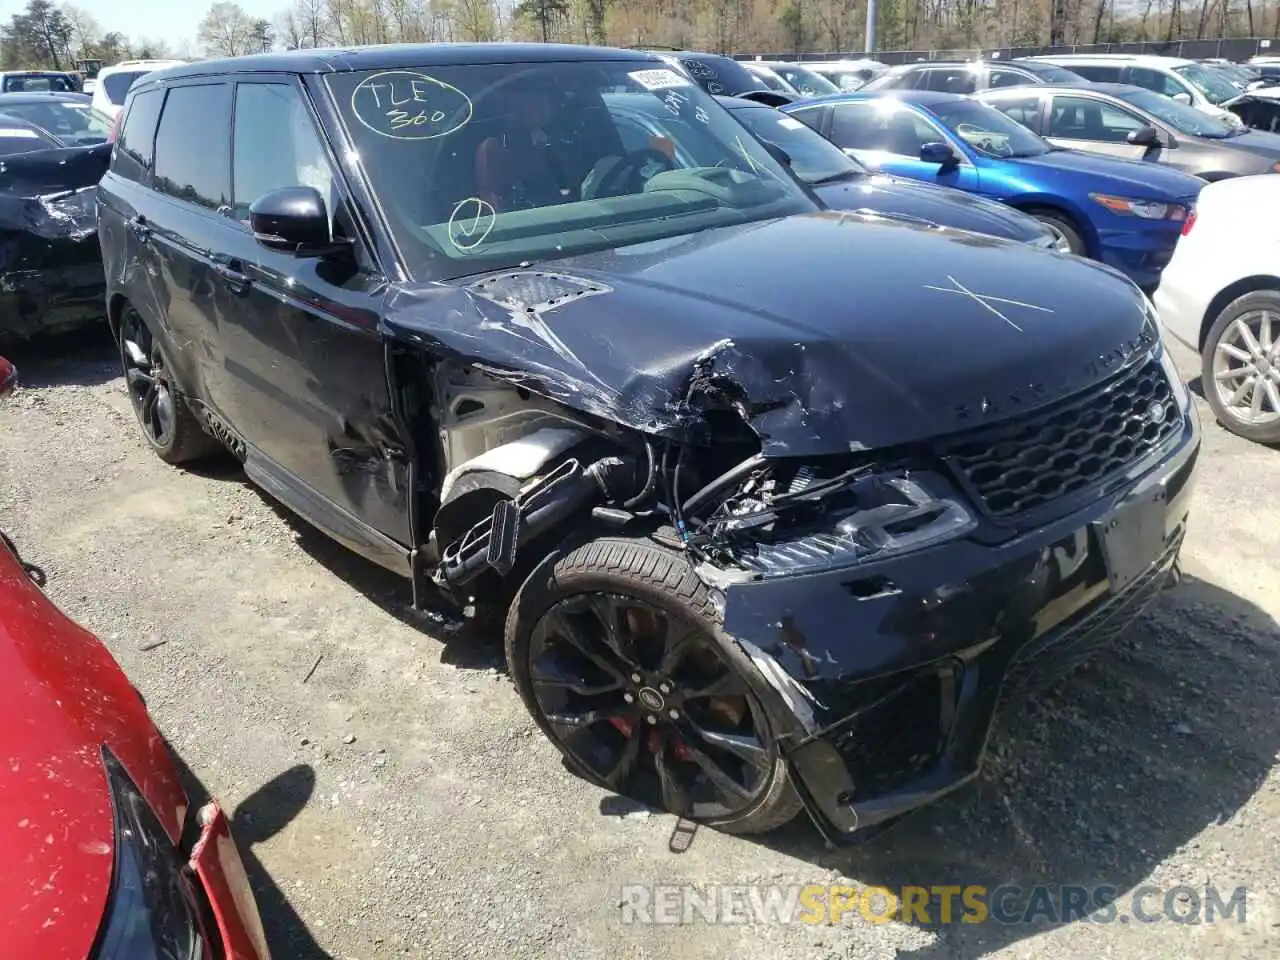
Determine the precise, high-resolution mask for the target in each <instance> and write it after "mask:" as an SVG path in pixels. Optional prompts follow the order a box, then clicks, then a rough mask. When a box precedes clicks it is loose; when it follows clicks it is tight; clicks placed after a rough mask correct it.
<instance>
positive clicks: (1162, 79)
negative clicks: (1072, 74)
mask: <svg viewBox="0 0 1280 960" xmlns="http://www.w3.org/2000/svg"><path fill="white" fill-rule="evenodd" d="M1089 79H1090V80H1092V79H1093V78H1092V77H1090V78H1089ZM1127 80H1128V82H1129V83H1132V84H1133V85H1134V86H1135V87H1143V88H1145V89H1147V90H1154V91H1155V92H1156V93H1159V94H1163V95H1164V96H1166V97H1172V96H1173V95H1174V94H1175V93H1185V92H1186V87H1184V86H1183V85H1182V84H1180V83H1179V82H1178V81H1177V80H1175V79H1174V78H1173V77H1171V76H1169V75H1168V74H1167V73H1165V72H1164V71H1162V70H1152V69H1151V68H1150V67H1130V68H1129V76H1128V77H1127Z"/></svg>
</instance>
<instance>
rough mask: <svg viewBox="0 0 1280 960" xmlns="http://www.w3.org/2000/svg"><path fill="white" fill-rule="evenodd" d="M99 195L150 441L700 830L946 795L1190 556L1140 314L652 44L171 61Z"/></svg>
mask: <svg viewBox="0 0 1280 960" xmlns="http://www.w3.org/2000/svg"><path fill="white" fill-rule="evenodd" d="M632 103H634V104H635V105H638V106H635V107H634V109H633V107H632V106H631V105H630V104H632ZM659 105H660V108H661V109H662V110H663V111H665V112H667V113H668V114H669V115H670V116H671V118H672V121H671V122H670V123H668V124H666V125H665V126H664V128H663V131H664V132H663V133H662V134H661V135H643V136H641V138H640V140H639V141H638V143H636V142H632V143H628V142H627V138H628V136H629V134H628V133H627V130H626V129H624V127H625V122H624V119H625V117H624V115H625V116H631V115H634V114H635V113H637V112H641V113H643V112H644V111H645V110H651V109H653V108H654V107H656V106H659ZM99 199H100V207H101V218H100V223H101V236H102V246H103V256H104V260H105V263H106V275H107V279H108V284H109V291H108V304H109V311H110V320H111V325H112V329H113V330H114V332H115V334H116V337H117V338H118V341H119V345H120V357H121V362H122V364H123V369H124V374H125V377H126V381H127V385H128V390H129V395H130V397H131V399H132V402H133V405H134V409H135V411H136V413H137V419H138V423H139V425H140V426H141V429H142V433H143V436H144V437H145V439H146V441H147V443H148V444H150V446H151V447H152V448H153V449H154V450H155V452H156V453H157V454H158V455H159V456H160V457H161V458H162V459H164V460H166V461H168V462H170V463H180V462H184V461H188V460H192V459H195V458H198V457H200V456H205V455H209V454H212V453H215V452H217V451H219V450H223V449H225V450H229V451H230V452H231V453H233V454H234V455H235V456H236V457H238V458H239V459H240V460H241V461H242V462H243V463H244V469H245V472H246V473H247V475H248V476H249V477H250V478H251V479H252V480H253V481H254V482H255V483H257V484H259V485H260V486H262V487H263V488H264V489H265V490H267V491H268V492H269V493H270V494H271V495H272V496H273V497H275V498H276V499H278V500H280V501H281V502H282V503H284V504H285V505H287V506H288V507H290V508H291V509H293V510H295V511H297V512H298V513H299V514H301V515H302V516H303V517H305V518H306V519H308V520H309V521H310V522H312V523H314V524H315V525H316V526H318V527H319V528H321V529H322V530H325V531H326V532H328V533H329V534H330V535H331V536H333V537H334V538H336V539H337V540H339V541H340V542H342V543H344V544H346V545H347V546H348V547H350V548H351V549H352V550H355V551H356V552H358V553H360V554H363V555H364V556H365V557H367V558H369V559H370V560H373V561H374V562H376V563H379V564H381V565H383V566H385V567H387V568H388V569H390V570H393V571H395V572H396V573H398V574H400V575H402V576H404V577H405V578H407V580H408V581H409V583H410V584H411V586H412V596H413V602H414V605H415V606H416V607H418V608H419V609H428V608H429V609H431V610H433V611H434V612H436V613H437V614H439V615H443V616H452V617H457V618H461V617H464V616H471V615H472V613H473V610H474V613H475V615H476V616H477V617H480V618H482V617H483V616H484V615H485V613H486V612H487V613H488V614H490V615H493V614H496V615H498V617H500V618H505V626H504V628H503V629H504V637H505V644H506V654H507V659H508V663H509V666H510V672H511V676H512V679H513V680H514V682H515V685H516V687H517V689H518V690H519V693H520V695H521V697H522V698H523V700H524V702H525V704H526V705H527V707H528V708H529V710H530V712H531V713H532V715H533V717H534V719H535V721H536V722H537V724H538V725H539V727H540V728H541V729H542V731H543V732H544V733H545V734H546V735H547V736H548V737H549V738H550V739H551V741H552V742H553V743H554V744H555V745H556V746H557V748H558V749H560V750H561V751H562V752H563V754H564V755H565V757H566V758H567V759H568V762H569V763H570V764H571V766H572V767H573V768H574V769H575V770H577V771H578V772H579V773H580V774H582V775H583V776H585V777H587V778H589V779H590V780H592V781H593V782H595V783H597V784H599V785H601V786H603V787H605V788H607V789H610V790H613V791H617V792H620V793H625V794H629V795H631V796H633V797H636V798H637V799H639V800H641V801H642V802H645V803H648V804H651V805H655V806H660V807H665V808H666V809H668V810H671V811H672V812H674V813H678V814H681V815H684V816H688V817H692V818H695V819H697V820H698V821H700V822H703V823H707V824H711V825H714V826H716V827H719V828H721V829H724V830H730V831H738V832H754V831H762V830H767V829H770V828H771V827H774V826H777V825H779V824H781V823H783V822H785V821H786V820H788V819H789V818H790V817H791V816H793V815H794V814H795V813H796V812H798V811H799V810H800V809H802V808H803V809H807V811H808V812H809V814H810V815H811V816H812V817H813V818H814V820H815V822H816V823H817V824H818V825H819V826H820V827H821V829H823V830H824V831H826V832H827V834H828V835H831V836H839V835H842V834H845V833H848V832H851V831H853V830H855V829H857V828H859V827H861V826H865V825H868V824H873V823H878V822H882V821H885V820H887V819H890V818H892V817H894V816H896V815H898V814H900V813H902V812H903V811H905V810H908V809H910V808H911V807H913V806H916V805H918V804H920V803H922V802H925V801H927V800H928V799H930V798H932V797H934V796H937V795H939V794H941V793H944V792H946V791H948V790H951V789H954V788H955V787H957V786H958V785H960V784H962V783H965V782H966V781H968V780H970V779H971V778H972V777H974V776H975V775H976V773H977V771H978V769H979V765H980V763H981V760H982V756H983V752H984V750H985V744H986V740H987V733H988V731H989V729H990V726H991V723H992V719H993V716H994V712H995V709H996V706H997V703H998V701H999V699H1000V696H1001V694H1002V693H1003V692H1004V691H1005V690H1006V689H1009V688H1012V687H1013V686H1014V685H1015V683H1016V681H1017V679H1018V678H1022V677H1030V676H1041V675H1042V669H1041V668H1042V666H1044V665H1047V664H1049V663H1050V661H1052V662H1053V663H1059V662H1066V661H1070V660H1071V659H1073V658H1074V657H1078V656H1080V655H1081V654H1082V653H1084V652H1087V651H1088V650H1090V649H1092V648H1093V647H1094V646H1096V645H1097V644H1099V643H1104V642H1106V641H1108V640H1110V639H1112V638H1114V637H1115V636H1116V634H1117V633H1118V632H1119V631H1120V630H1122V629H1123V628H1124V627H1125V625H1127V624H1128V623H1129V622H1130V621H1131V620H1132V619H1133V617H1135V616H1137V614H1138V613H1139V612H1141V611H1142V610H1143V609H1144V608H1145V607H1146V605H1147V604H1148V603H1149V602H1150V601H1151V600H1152V598H1153V597H1154V595H1155V594H1156V592H1157V591H1158V590H1159V588H1160V586H1161V585H1162V584H1163V583H1164V582H1165V579H1166V577H1167V575H1168V573H1169V571H1170V570H1171V568H1172V567H1173V565H1174V563H1175V560H1176V557H1177V554H1178V550H1179V547H1180V544H1181V541H1182V536H1183V530H1184V525H1185V522H1186V518H1187V502H1188V496H1189V493H1190V489H1191V479H1192V475H1193V472H1194V465H1195V459H1196V453H1197V450H1198V445H1199V436H1198V430H1197V425H1196V419H1195V414H1194V412H1193V408H1192V407H1191V406H1190V403H1189V401H1188V395H1187V392H1186V390H1185V388H1184V387H1183V384H1182V382H1181V380H1180V378H1179V377H1178V376H1177V374H1176V372H1175V371H1174V370H1173V369H1172V367H1171V365H1170V361H1169V359H1168V357H1167V356H1166V355H1165V353H1164V350H1163V346H1162V344H1161V341H1160V337H1159V333H1158V330H1157V324H1156V318H1155V315H1154V311H1153V310H1152V308H1151V306H1150V303H1149V302H1148V301H1147V300H1146V298H1145V297H1144V296H1143V295H1142V293H1141V292H1140V291H1139V290H1138V289H1137V288H1136V287H1134V286H1133V284H1131V283H1130V282H1129V281H1127V280H1125V279H1124V278H1123V277H1121V276H1120V275H1119V274H1117V273H1115V272H1114V271H1112V270H1110V269H1108V268H1106V267H1102V266H1099V265H1097V264H1094V263H1091V262H1089V261H1085V260H1081V259H1078V258H1075V257H1071V256H1064V255H1061V254H1058V253H1054V252H1051V251H1046V250H1038V249H1034V248H1032V247H1030V246H1028V245H1027V244H1022V243H1013V242H1008V241H1003V240H999V239H996V238H994V237H988V236H983V235H980V234H974V233H966V232H960V231H953V230H946V229H939V228H937V227H935V226H933V225H930V224H919V223H912V222H904V221H899V220H888V219H884V218H877V217H873V216H865V215H861V214H858V213H852V212H841V213H837V212H833V211H829V210H825V209H823V208H822V207H821V206H820V205H819V203H818V202H817V201H816V200H815V198H814V195H813V194H812V193H811V192H810V190H809V189H808V187H807V186H805V185H804V184H802V183H801V182H800V181H798V180H797V179H796V178H795V177H794V175H793V174H792V173H791V171H790V170H789V169H788V168H787V166H786V165H785V164H784V163H782V162H781V161H780V160H779V158H777V157H775V156H774V155H773V154H772V153H771V152H770V150H769V149H767V148H766V147H765V146H764V145H763V144H762V143H761V142H760V141H758V140H756V139H755V138H754V137H753V136H752V135H751V134H750V133H749V132H748V131H747V130H746V129H745V128H743V127H742V126H741V125H740V124H739V123H738V122H737V121H735V120H734V119H733V118H732V117H731V116H730V115H729V113H727V112H726V111H725V110H724V109H723V108H722V107H721V106H720V105H719V104H718V103H717V102H716V101H715V99H714V98H713V97H712V96H710V95H709V94H707V93H706V92H705V91H704V90H703V89H701V88H700V87H699V86H697V85H696V84H694V83H693V82H692V81H691V80H690V78H689V77H688V76H686V75H684V74H682V73H679V72H677V71H676V70H675V69H673V68H672V67H671V66H670V65H669V64H668V63H666V62H665V61H664V60H662V59H661V58H659V57H657V56H654V55H650V54H644V53H639V52H635V51H623V50H606V49H596V48H591V47H578V46H556V45H550V44H534V45H506V44H479V45H449V44H440V45H436V44H431V45H420V46H403V47H368V48H360V49H356V50H348V51H327V52H326V51H297V52H293V53H288V54H272V55H262V56H255V57H245V58H241V59H233V60H225V61H211V62H205V63H195V64H190V65H187V66H183V67H175V68H172V69H168V70H165V71H162V72H160V73H155V74H150V75H148V76H146V77H144V78H142V79H140V80H139V81H138V82H137V84H136V85H135V86H134V88H133V89H132V90H131V91H130V94H129V98H128V102H127V103H126V106H125V118H124V121H123V128H122V131H121V135H120V138H119V140H118V142H117V143H116V145H115V149H114V156H113V159H112V165H111V170H110V172H109V173H108V174H107V175H106V177H105V178H104V179H103V181H102V184H101V187H100V198H99Z"/></svg>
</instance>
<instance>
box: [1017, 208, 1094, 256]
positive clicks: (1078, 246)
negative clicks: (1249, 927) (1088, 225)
mask: <svg viewBox="0 0 1280 960" xmlns="http://www.w3.org/2000/svg"><path fill="white" fill-rule="evenodd" d="M1030 213H1031V215H1032V216H1033V217H1035V218H1036V219H1037V220H1039V221H1040V222H1041V223H1043V224H1044V225H1045V226H1046V227H1048V228H1049V229H1050V230H1052V231H1053V236H1054V239H1056V240H1060V241H1063V242H1064V243H1066V245H1067V249H1069V250H1070V251H1071V252H1072V253H1074V254H1075V255H1076V256H1077V257H1086V256H1088V255H1089V254H1088V250H1086V249H1085V244H1084V237H1082V236H1080V230H1079V229H1078V228H1077V227H1076V225H1075V224H1074V223H1073V222H1072V221H1071V219H1070V218H1069V217H1067V216H1065V215H1064V214H1061V213H1057V212H1055V211H1052V210H1032V211H1030Z"/></svg>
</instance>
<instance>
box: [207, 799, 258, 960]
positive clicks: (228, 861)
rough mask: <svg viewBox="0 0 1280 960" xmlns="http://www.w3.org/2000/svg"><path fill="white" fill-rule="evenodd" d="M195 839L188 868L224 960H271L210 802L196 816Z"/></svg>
mask: <svg viewBox="0 0 1280 960" xmlns="http://www.w3.org/2000/svg"><path fill="white" fill-rule="evenodd" d="M197 817H198V822H199V824H200V836H199V839H198V840H196V842H195V843H194V844H193V845H192V847H191V855H190V857H189V859H188V864H187V865H188V867H189V868H190V870H191V872H192V873H194V874H195V875H196V877H197V878H198V879H199V880H200V887H201V888H202V889H203V891H204V895H205V899H206V901H207V903H208V905H209V909H210V912H211V913H212V914H213V920H214V923H215V924H216V925H217V928H218V936H219V939H220V940H221V941H222V952H221V953H220V954H218V956H219V957H225V958H226V960H271V953H270V951H269V950H268V949H267V938H266V935H265V934H264V933H263V930H262V920H261V918H260V917H259V916H258V908H257V906H256V904H255V902H254V897H253V890H252V888H251V887H250V886H249V878H248V876H246V874H245V872H244V864H243V863H242V862H241V860H240V854H239V852H238V851H237V850H236V844H235V841H234V840H233V839H232V837H231V830H230V828H229V827H228V825H227V818H226V816H225V815H224V814H223V812H222V810H221V808H220V807H219V806H218V805H217V803H214V802H210V803H208V804H206V805H205V806H203V807H201V808H200V812H199V813H198V814H197Z"/></svg>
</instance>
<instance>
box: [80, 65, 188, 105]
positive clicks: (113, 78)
mask: <svg viewBox="0 0 1280 960" xmlns="http://www.w3.org/2000/svg"><path fill="white" fill-rule="evenodd" d="M183 63H186V61H185V60H122V61H121V62H120V63H117V64H115V66H111V67H103V68H102V69H101V70H100V71H99V72H98V82H97V84H95V85H94V88H93V108H94V109H95V110H97V111H98V112H99V113H102V114H105V115H106V116H108V117H110V118H111V119H112V120H114V119H115V118H116V114H118V113H119V112H120V108H121V107H123V106H124V98H125V94H127V93H128V92H129V88H130V87H131V86H133V82H134V81H135V80H137V79H138V78H139V77H142V76H145V75H146V74H148V73H151V72H152V71H153V70H163V69H164V68H165V67H175V66H178V65H179V64H183Z"/></svg>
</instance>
